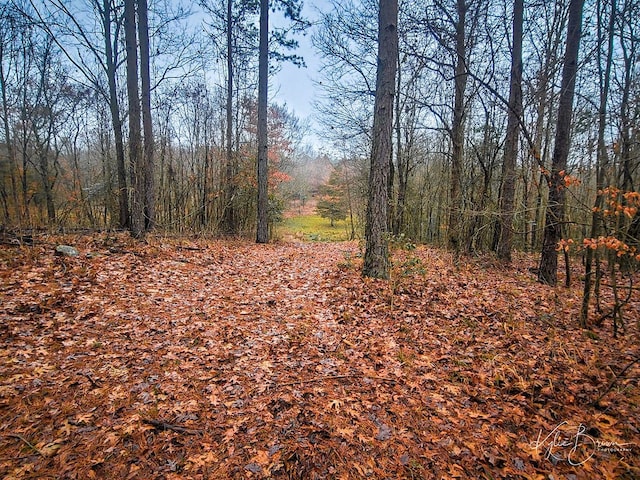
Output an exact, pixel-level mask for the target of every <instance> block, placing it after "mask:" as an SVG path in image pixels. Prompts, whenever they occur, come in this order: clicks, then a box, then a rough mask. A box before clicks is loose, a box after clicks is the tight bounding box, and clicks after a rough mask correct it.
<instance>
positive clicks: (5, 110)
mask: <svg viewBox="0 0 640 480" xmlns="http://www.w3.org/2000/svg"><path fill="white" fill-rule="evenodd" d="M0 92H1V93H2V120H3V122H2V126H3V128H4V138H5V143H6V145H7V155H8V160H9V168H8V170H9V172H10V175H11V198H12V201H13V205H14V208H15V212H16V216H17V220H18V224H19V226H20V224H21V223H22V215H20V209H19V203H18V182H17V180H16V172H17V171H18V168H17V166H18V162H17V159H16V151H15V146H14V144H13V139H12V138H11V126H10V120H9V104H8V99H7V84H6V81H5V71H4V42H2V41H0ZM3 195H4V194H3ZM7 197H8V195H7ZM4 200H5V219H6V223H7V224H10V222H11V215H10V213H9V208H8V205H7V201H8V198H5V199H4Z"/></svg>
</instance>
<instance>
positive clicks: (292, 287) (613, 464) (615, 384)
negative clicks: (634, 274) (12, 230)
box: [0, 236, 640, 479]
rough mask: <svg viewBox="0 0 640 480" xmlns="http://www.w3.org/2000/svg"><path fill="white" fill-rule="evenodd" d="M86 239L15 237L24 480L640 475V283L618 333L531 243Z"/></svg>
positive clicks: (2, 413) (3, 367)
mask: <svg viewBox="0 0 640 480" xmlns="http://www.w3.org/2000/svg"><path fill="white" fill-rule="evenodd" d="M67 241H69V239H67ZM75 245H76V246H78V247H79V248H80V250H81V252H82V254H81V256H80V257H78V258H64V257H56V256H54V255H53V245H42V244H41V245H40V246H36V247H25V248H22V249H19V248H13V249H11V248H8V249H5V250H2V251H0V254H1V259H0V260H1V261H2V270H1V272H2V283H1V288H2V290H1V292H0V295H1V300H2V305H1V307H0V319H1V325H0V340H1V342H2V348H1V349H0V476H2V477H3V478H11V479H17V478H74V479H90V478H114V479H115V478H122V479H124V478H140V479H142V478H145V479H146V478H158V479H161V478H163V479H173V478H194V479H218V478H219V479H223V478H238V479H239V478H274V479H275V478H292V479H298V478H299V479H321V478H327V479H329V478H330V479H358V478H412V479H415V478H425V479H431V478H433V479H440V478H447V479H448V478H469V479H476V478H486V479H491V478H523V479H529V478H530V479H550V478H556V479H559V478H568V479H570V478H576V479H579V478H585V479H587V478H629V479H631V478H638V476H639V475H640V473H639V471H640V470H639V469H640V435H639V433H638V429H639V428H640V424H639V420H640V412H639V405H640V403H639V401H640V395H639V392H638V372H639V370H640V368H639V366H638V365H637V364H635V365H632V366H631V367H630V368H629V369H627V371H626V372H624V374H621V372H622V369H623V368H624V367H625V366H627V365H629V364H630V363H631V362H632V361H633V360H634V359H635V358H637V357H638V354H639V348H638V327H639V325H638V324H639V322H640V314H639V313H638V312H639V309H640V306H639V305H640V303H639V301H638V300H639V299H638V295H637V291H636V292H635V295H636V296H635V298H634V302H632V303H630V304H629V305H628V306H627V307H626V318H627V331H626V334H625V336H623V337H621V338H618V339H614V338H612V336H611V333H610V330H611V328H610V326H609V325H606V324H605V325H604V326H603V327H602V328H601V329H599V330H597V331H596V332H586V331H583V330H580V329H579V328H577V323H578V322H577V318H576V315H577V314H578V311H579V305H580V303H579V300H580V291H579V286H576V287H575V288H573V289H570V290H569V289H565V288H556V289H552V288H549V287H545V286H542V285H540V284H538V283H536V282H535V277H534V275H532V274H531V273H530V272H529V271H528V270H527V267H530V266H533V265H532V264H533V260H532V259H530V258H527V257H524V256H522V257H519V258H518V262H516V263H515V265H514V267H513V268H511V269H504V268H502V269H501V268H500V267H498V266H494V265H491V264H483V263H482V260H473V261H472V260H468V261H463V262H462V263H461V264H460V265H458V266H457V267H454V266H453V262H452V259H451V257H450V256H449V255H448V254H447V253H444V252H442V251H439V250H434V249H429V248H424V249H422V248H420V249H418V250H416V251H415V252H399V253H398V254H396V258H395V268H394V274H393V278H392V280H391V281H390V282H380V281H372V280H367V279H362V278H361V277H360V274H359V268H360V260H359V259H358V247H357V245H356V244H353V243H336V244H276V245H267V246H258V245H253V244H249V243H234V242H206V241H193V242H187V241H185V240H167V239H152V240H150V243H149V244H147V245H144V246H142V245H136V244H134V243H132V242H130V241H128V240H127V239H126V238H125V237H115V238H114V237H113V236H111V237H104V236H102V237H97V236H96V237H92V238H85V239H75ZM617 375H620V376H619V378H616V376H617ZM609 387H611V388H610V391H609V392H608V393H607V394H606V395H605V396H604V397H603V398H602V400H600V402H599V403H597V404H595V405H594V404H593V402H594V401H595V400H596V399H598V397H599V396H600V395H601V394H602V393H603V392H605V391H606V390H607V389H608V388H609Z"/></svg>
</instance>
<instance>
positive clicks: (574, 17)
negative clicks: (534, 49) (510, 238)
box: [538, 0, 584, 285]
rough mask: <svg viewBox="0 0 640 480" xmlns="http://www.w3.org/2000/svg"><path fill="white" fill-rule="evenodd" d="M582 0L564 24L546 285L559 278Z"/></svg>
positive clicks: (542, 277)
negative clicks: (565, 41) (565, 24)
mask: <svg viewBox="0 0 640 480" xmlns="http://www.w3.org/2000/svg"><path fill="white" fill-rule="evenodd" d="M583 6H584V0H571V2H570V3H569V22H568V25H567V44H566V51H565V56H564V67H563V70H562V84H561V88H560V100H559V104H558V120H557V126H556V138H555V145H554V150H553V160H552V164H551V175H550V179H549V203H548V205H547V213H546V216H545V226H544V232H543V240H542V254H541V256H540V269H539V272H538V280H539V281H540V282H542V283H545V284H547V285H556V283H557V281H558V252H557V250H556V248H557V245H558V242H559V241H560V239H561V238H562V225H563V222H564V206H565V196H566V195H565V194H566V191H565V185H564V178H563V177H562V176H561V175H560V172H562V171H564V170H565V169H566V168H567V158H568V157H569V146H570V145H569V144H570V134H571V118H572V114H573V97H574V92H575V86H576V73H577V71H578V50H579V47H580V36H581V33H582V9H583Z"/></svg>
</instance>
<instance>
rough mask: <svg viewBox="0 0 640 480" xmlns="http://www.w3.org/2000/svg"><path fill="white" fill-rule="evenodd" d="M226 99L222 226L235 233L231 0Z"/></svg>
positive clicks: (230, 3)
mask: <svg viewBox="0 0 640 480" xmlns="http://www.w3.org/2000/svg"><path fill="white" fill-rule="evenodd" d="M226 24H227V101H226V106H225V109H226V132H225V134H226V138H225V142H226V145H225V149H226V165H225V174H224V180H225V184H224V189H225V199H224V211H223V216H222V228H223V230H224V233H226V234H230V235H233V234H236V233H237V231H238V226H237V221H236V212H235V207H234V203H235V199H234V197H235V193H236V187H235V182H236V179H235V175H236V169H235V161H234V154H233V82H234V75H233V74H234V72H233V0H227V18H226Z"/></svg>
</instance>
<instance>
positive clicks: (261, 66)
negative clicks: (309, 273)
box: [256, 0, 269, 243]
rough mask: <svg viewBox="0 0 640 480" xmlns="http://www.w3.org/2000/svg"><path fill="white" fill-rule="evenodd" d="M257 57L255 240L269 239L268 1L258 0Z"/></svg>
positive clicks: (266, 240)
mask: <svg viewBox="0 0 640 480" xmlns="http://www.w3.org/2000/svg"><path fill="white" fill-rule="evenodd" d="M259 49H260V52H259V59H258V226H257V231H256V242H257V243H267V242H268V241H269V197H268V195H269V192H268V190H267V182H268V178H269V177H268V175H269V164H268V157H267V154H268V144H267V100H268V98H267V87H268V83H269V1H268V0H260V47H259Z"/></svg>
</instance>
